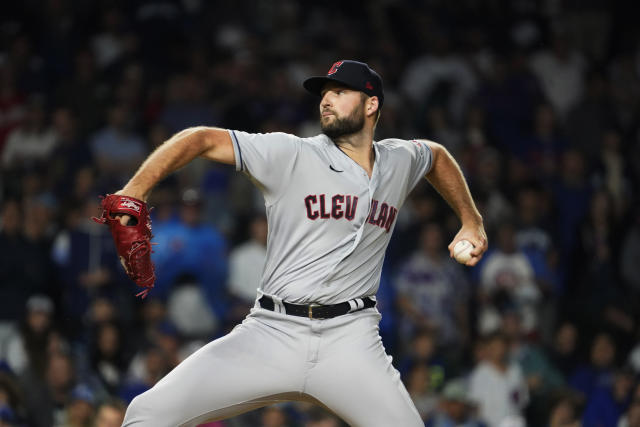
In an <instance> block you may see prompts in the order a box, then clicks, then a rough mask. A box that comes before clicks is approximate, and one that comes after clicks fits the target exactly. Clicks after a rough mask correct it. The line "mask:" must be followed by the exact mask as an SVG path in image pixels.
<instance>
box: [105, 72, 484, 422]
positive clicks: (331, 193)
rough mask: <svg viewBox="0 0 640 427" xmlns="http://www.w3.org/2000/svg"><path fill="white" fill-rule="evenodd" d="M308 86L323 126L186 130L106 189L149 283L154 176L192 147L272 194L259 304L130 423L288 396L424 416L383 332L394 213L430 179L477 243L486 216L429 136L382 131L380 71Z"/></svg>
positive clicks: (349, 412)
mask: <svg viewBox="0 0 640 427" xmlns="http://www.w3.org/2000/svg"><path fill="white" fill-rule="evenodd" d="M304 87H305V88H306V89H307V90H308V91H309V92H311V93H313V94H315V95H318V96H319V97H320V104H319V115H320V124H321V126H322V132H323V133H322V134H320V135H318V136H315V137H312V138H300V137H297V136H295V135H289V134H286V133H268V134H250V133H246V132H242V131H238V130H225V129H219V128H211V127H195V128H190V129H186V130H184V131H181V132H179V133H178V134H176V135H175V136H173V137H172V138H171V139H169V140H168V141H166V142H165V143H164V144H163V145H162V146H161V147H159V148H158V149H157V150H156V151H155V152H154V153H152V154H151V155H150V156H149V158H147V160H146V161H145V162H144V163H143V164H142V166H141V167H140V169H139V170H138V171H137V172H136V174H135V175H134V176H133V178H132V179H131V180H130V181H129V182H128V183H127V185H126V186H125V187H124V188H123V189H122V190H120V191H118V192H117V193H116V194H112V195H109V196H107V197H106V198H105V199H104V200H103V208H104V210H105V212H104V213H103V216H102V218H100V219H99V221H101V222H104V223H106V224H108V225H109V226H110V227H111V230H112V233H113V235H114V239H115V241H116V245H117V246H118V252H119V254H120V256H121V259H122V263H123V265H124V267H125V269H126V270H127V272H128V273H129V275H130V277H131V278H132V279H133V280H134V281H136V283H137V284H138V285H140V286H142V287H143V288H144V290H143V291H142V293H141V294H142V296H145V295H146V293H147V292H148V291H149V289H150V288H151V287H152V286H153V280H154V278H155V276H154V272H153V266H152V265H151V262H150V258H149V252H150V243H149V240H150V236H151V232H150V224H149V221H148V213H147V207H146V200H147V197H148V196H149V193H150V192H151V190H152V188H153V187H154V185H155V184H156V183H158V182H159V181H160V180H161V179H163V178H164V177H165V176H167V175H168V174H170V173H172V172H174V171H176V170H177V169H179V168H180V167H182V166H184V165H186V164H187V163H189V162H190V161H191V160H193V159H195V158H196V157H204V158H207V159H210V160H213V161H215V162H221V163H226V164H231V165H235V167H236V169H237V170H238V171H242V172H244V173H245V174H247V175H248V176H249V177H250V179H251V180H252V181H253V182H254V183H255V185H257V186H258V188H259V189H260V190H261V191H262V193H263V194H264V200H265V207H266V214H267V219H268V226H269V234H268V244H267V261H266V265H265V268H264V272H263V275H262V279H261V281H260V283H258V284H256V285H257V288H258V291H257V297H256V302H255V306H254V307H253V309H252V310H251V313H250V314H249V315H248V316H247V318H246V319H245V320H244V321H243V322H242V324H240V325H238V326H237V327H236V328H235V329H234V330H233V331H232V332H231V333H229V334H228V335H227V336H225V337H222V338H220V339H218V340H215V341H213V342H211V343H209V344H207V345H205V346H204V347H202V348H201V349H200V350H198V351H197V352H195V353H194V354H193V355H191V356H190V357H188V358H187V359H186V360H185V361H184V362H182V363H181V364H180V365H179V366H177V367H176V368H175V369H174V370H173V371H171V372H170V373H169V374H167V375H166V376H165V377H164V378H163V379H162V380H160V381H159V382H158V383H157V384H156V385H155V386H154V387H153V388H152V389H151V390H149V391H147V392H146V393H143V394H141V395H139V396H138V397H136V398H135V399H134V400H133V401H132V402H131V404H130V405H129V408H128V409H127V413H126V417H125V421H124V425H125V426H153V427H158V426H195V425H197V424H200V423H204V422H207V421H214V420H221V419H225V418H229V417H232V416H234V415H237V414H240V413H242V412H246V411H249V410H252V409H255V408H259V407H261V406H265V405H269V404H272V403H276V402H281V401H287V400H304V401H309V402H313V403H315V404H318V405H321V406H323V407H325V408H327V409H328V410H330V411H332V412H334V413H335V414H337V415H338V416H340V417H341V418H342V419H344V420H345V421H346V422H347V423H349V424H351V425H353V426H362V427H378V426H379V427H390V426H402V427H411V426H416V427H417V426H422V425H423V422H422V421H421V419H420V416H419V415H418V412H417V411H416V409H415V407H414V405H413V403H412V401H411V398H410V397H409V394H408V393H407V391H406V390H405V388H404V386H403V384H402V382H401V381H400V375H399V373H398V372H397V371H396V370H395V369H394V367H393V366H392V364H391V358H390V357H389V356H388V355H387V354H386V353H385V349H384V347H383V345H382V342H381V339H380V336H379V334H378V322H379V320H380V314H379V313H378V311H377V310H376V298H375V294H376V291H377V289H378V284H379V281H380V271H381V269H382V263H383V260H384V254H385V249H386V247H387V244H388V243H389V239H390V238H391V233H392V232H393V229H394V227H395V223H396V219H397V217H398V212H399V210H400V208H401V207H402V205H403V203H404V201H405V199H406V198H407V195H408V194H409V192H410V191H411V190H412V189H413V188H414V187H415V185H416V184H417V183H418V182H419V181H420V180H421V179H423V178H426V179H427V180H428V181H429V182H430V183H431V185H433V186H434V187H435V188H436V190H437V191H438V192H439V193H440V194H441V195H442V197H443V198H444V199H445V200H446V201H447V202H448V204H449V205H450V206H451V208H452V209H453V210H454V211H455V213H456V214H457V216H458V217H459V219H460V221H461V223H462V226H461V228H460V231H459V232H458V234H457V235H456V236H455V238H454V239H453V241H452V242H451V244H450V245H449V250H450V251H451V250H452V248H453V247H454V245H455V244H456V243H457V242H458V241H461V240H467V241H469V242H471V243H472V244H473V245H474V249H473V251H472V253H471V255H472V256H471V259H470V260H469V261H468V262H467V265H469V266H473V265H475V264H476V263H477V262H478V261H479V260H480V258H481V257H482V254H483V253H484V252H485V250H486V249H487V237H486V234H485V231H484V227H483V222H482V217H481V216H480V214H479V212H478V210H477V209H476V207H475V204H474V202H473V200H472V198H471V195H470V193H469V189H468V187H467V185H466V182H465V180H464V177H463V175H462V173H461V171H460V168H459V167H458V165H457V163H456V162H455V160H454V159H453V158H452V157H451V155H450V154H449V153H448V151H447V150H446V149H445V148H444V147H442V146H441V145H439V144H437V143H435V142H431V141H426V140H412V141H404V140H400V139H386V140H383V141H374V140H373V136H374V130H375V126H376V123H377V120H378V118H379V117H380V112H381V109H382V107H383V104H384V91H383V86H382V79H381V78H380V76H379V75H378V74H377V73H376V72H375V71H374V70H372V69H371V68H370V67H369V66H368V65H367V64H364V63H362V62H357V61H350V60H344V61H339V62H336V63H335V64H333V65H332V66H331V68H330V69H329V71H328V72H327V74H326V75H325V76H320V77H311V78H309V79H307V80H306V81H305V82H304Z"/></svg>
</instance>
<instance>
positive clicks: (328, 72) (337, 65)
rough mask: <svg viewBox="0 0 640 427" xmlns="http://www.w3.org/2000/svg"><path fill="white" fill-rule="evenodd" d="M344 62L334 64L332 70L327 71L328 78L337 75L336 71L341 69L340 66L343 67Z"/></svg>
mask: <svg viewBox="0 0 640 427" xmlns="http://www.w3.org/2000/svg"><path fill="white" fill-rule="evenodd" d="M343 62H344V61H338V62H334V63H333V65H332V66H331V68H329V71H327V76H330V75H332V74H335V73H336V71H338V68H340V66H341V65H342V63H343Z"/></svg>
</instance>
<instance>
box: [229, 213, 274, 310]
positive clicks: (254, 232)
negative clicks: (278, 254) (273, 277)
mask: <svg viewBox="0 0 640 427" xmlns="http://www.w3.org/2000/svg"><path fill="white" fill-rule="evenodd" d="M267 231H268V230H267V219H266V218H265V217H264V215H257V216H255V217H254V218H253V219H252V221H251V222H250V223H249V236H250V239H249V240H248V241H247V242H245V243H243V244H240V245H238V246H236V248H234V249H233V250H232V251H231V253H230V254H229V281H228V285H227V288H228V290H229V293H230V294H231V295H233V296H234V297H236V298H238V299H239V300H240V301H241V302H242V303H245V304H246V305H250V304H251V303H253V301H255V299H256V289H257V288H258V287H259V286H260V281H261V280H262V270H263V268H264V261H265V259H266V256H267ZM244 311H246V310H244Z"/></svg>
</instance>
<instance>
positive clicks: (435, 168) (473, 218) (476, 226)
mask: <svg viewBox="0 0 640 427" xmlns="http://www.w3.org/2000/svg"><path fill="white" fill-rule="evenodd" d="M427 143H428V144H429V147H430V148H431V152H432V153H433V165H432V167H431V170H430V171H429V173H428V174H427V176H426V178H427V180H429V182H430V183H431V185H433V187H434V188H435V189H436V190H437V191H438V193H440V195H441V196H442V197H443V198H444V199H445V200H446V201H447V203H448V204H449V206H451V209H453V211H454V212H455V213H456V215H457V216H458V218H460V222H462V227H461V228H460V231H458V234H456V236H455V237H454V238H453V240H452V241H451V243H450V244H449V254H450V255H451V256H453V248H454V247H455V245H456V243H457V242H459V241H461V240H468V241H469V242H471V244H472V245H473V246H474V248H473V250H472V251H471V259H470V260H469V261H467V262H466V265H468V266H474V265H476V264H477V263H478V261H480V259H481V258H482V254H483V253H484V252H485V251H486V250H487V247H488V240H487V233H486V232H485V231H484V224H483V222H482V216H481V215H480V212H478V208H476V204H475V203H474V202H473V198H472V197H471V192H470V191H469V187H468V186H467V181H466V180H465V179H464V175H463V174H462V171H461V170H460V167H459V166H458V163H457V162H456V161H455V159H454V158H453V157H452V156H451V154H449V152H448V151H447V150H446V149H445V148H444V147H443V146H442V145H440V144H437V143H435V142H431V141H427Z"/></svg>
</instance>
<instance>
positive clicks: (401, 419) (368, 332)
mask: <svg viewBox="0 0 640 427" xmlns="http://www.w3.org/2000/svg"><path fill="white" fill-rule="evenodd" d="M379 321H380V314H379V313H378V311H377V310H376V309H375V308H369V309H365V310H361V311H358V312H354V313H349V314H345V315H343V316H338V317H334V318H332V319H324V320H320V319H308V318H304V317H296V316H291V315H287V314H281V313H276V312H272V311H269V310H265V309H262V308H253V309H252V311H251V313H250V314H249V315H248V316H247V318H246V319H245V320H244V321H243V322H242V324H240V325H238V326H237V327H236V328H234V329H233V331H232V332H230V333H229V334H228V335H226V336H224V337H222V338H220V339H217V340H215V341H212V342H210V343H209V344H207V345H205V346H204V347H202V348H201V349H200V350H198V351H196V352H195V353H193V354H192V355H191V356H189V357H188V358H187V359H185V360H184V361H183V362H182V363H180V364H179V365H178V366H177V367H176V368H175V369H174V370H172V371H171V372H170V373H168V374H167V375H166V376H165V377H164V378H162V379H161V380H160V381H159V382H158V383H157V384H156V385H155V386H154V387H153V388H151V389H150V390H149V391H147V392H145V393H143V394H141V395H139V396H137V397H136V398H135V399H133V401H132V402H131V404H130V405H129V408H128V409H127V413H126V416H125V420H124V424H123V425H124V426H153V427H161V426H167V427H169V426H170V427H175V426H196V425H198V424H200V423H204V422H208V421H215V420H222V419H225V418H230V417H233V416H235V415H238V414H241V413H243V412H247V411H250V410H252V409H256V408H259V407H262V406H265V405H269V404H272V403H277V402H282V401H291V400H301V401H311V402H314V403H316V404H320V405H322V406H324V407H326V408H327V409H329V410H330V411H332V412H334V413H335V414H336V415H338V416H339V417H341V418H342V419H343V420H345V421H346V422H347V423H349V424H350V425H352V426H361V427H378V426H379V427H390V426H402V427H413V426H416V427H418V426H423V425H424V423H423V422H422V420H421V419H420V416H419V414H418V411H417V410H416V408H415V406H414V405H413V402H412V401H411V398H410V397H409V394H408V393H407V391H406V389H405V387H404V385H403V384H402V382H401V381H400V374H399V373H398V371H396V369H395V368H394V367H393V366H392V365H391V357H389V356H387V354H386V353H385V351H384V347H383V346H382V341H381V339H380V335H379V334H378V323H379Z"/></svg>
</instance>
